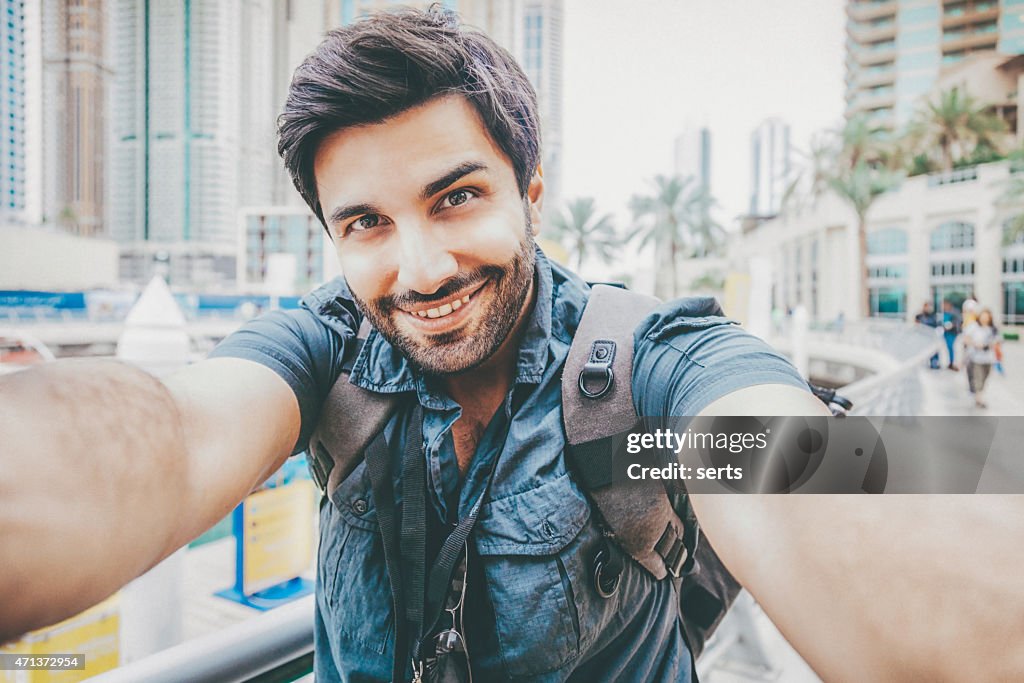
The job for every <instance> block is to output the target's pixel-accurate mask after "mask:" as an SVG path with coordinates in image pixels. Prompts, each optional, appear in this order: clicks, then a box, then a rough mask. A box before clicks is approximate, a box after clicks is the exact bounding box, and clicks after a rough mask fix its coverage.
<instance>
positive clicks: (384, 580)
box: [317, 464, 394, 658]
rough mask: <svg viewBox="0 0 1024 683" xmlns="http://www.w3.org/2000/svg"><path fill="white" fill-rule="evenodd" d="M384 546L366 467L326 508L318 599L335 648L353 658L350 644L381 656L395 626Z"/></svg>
mask: <svg viewBox="0 0 1024 683" xmlns="http://www.w3.org/2000/svg"><path fill="white" fill-rule="evenodd" d="M385 567H386V564H385V562H384V546H383V543H382V540H381V535H380V531H379V529H378V527H377V513H376V509H375V508H374V505H373V499H372V496H371V495H370V482H369V476H368V475H367V472H366V465H365V464H360V465H359V467H357V468H356V469H355V471H353V473H352V474H351V475H349V477H348V479H346V480H345V481H344V482H342V483H341V485H340V486H339V487H338V488H337V489H336V490H335V492H334V494H333V495H332V496H331V500H330V502H328V503H325V504H324V505H323V506H322V508H321V510H320V550H319V555H318V558H317V583H318V586H317V601H318V603H319V607H320V610H321V612H322V613H323V616H324V623H325V626H326V629H327V632H328V637H329V639H330V640H331V641H332V649H336V650H337V651H338V652H337V654H338V655H340V656H342V657H343V658H344V657H351V656H353V652H352V648H351V646H350V645H346V644H345V642H349V643H355V644H358V645H360V646H361V647H363V648H366V649H368V650H370V651H371V652H373V653H375V654H377V655H383V654H384V653H385V651H386V650H387V647H388V644H389V640H390V638H391V632H392V629H393V625H394V610H393V608H392V605H391V585H390V583H389V582H388V575H387V570H386V569H385Z"/></svg>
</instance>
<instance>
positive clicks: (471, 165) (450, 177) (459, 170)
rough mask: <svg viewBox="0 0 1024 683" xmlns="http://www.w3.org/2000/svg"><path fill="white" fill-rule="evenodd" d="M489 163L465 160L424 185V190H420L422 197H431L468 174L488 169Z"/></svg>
mask: <svg viewBox="0 0 1024 683" xmlns="http://www.w3.org/2000/svg"><path fill="white" fill-rule="evenodd" d="M486 170H487V164H484V163H482V162H480V161H465V162H463V163H461V164H459V165H458V166H456V167H455V168H453V169H452V170H450V171H448V172H447V173H445V174H444V175H443V176H441V177H440V178H438V179H437V180H433V181H431V182H429V183H427V184H426V185H424V186H423V191H422V192H420V199H430V198H431V197H433V196H434V195H435V194H437V193H438V192H440V191H441V190H443V189H444V188H446V187H448V186H449V185H451V184H452V183H454V182H456V181H457V180H459V179H460V178H462V177H464V176H468V175H469V174H470V173H476V172H477V171H486Z"/></svg>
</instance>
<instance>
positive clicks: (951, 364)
mask: <svg viewBox="0 0 1024 683" xmlns="http://www.w3.org/2000/svg"><path fill="white" fill-rule="evenodd" d="M958 334H960V314H959V313H957V312H956V309H955V308H954V307H953V302H952V301H950V300H949V299H945V300H943V302H942V337H943V339H944V340H945V342H946V354H947V356H948V362H947V363H946V367H947V368H949V369H950V370H956V369H957V367H956V362H955V361H956V338H957V335H958Z"/></svg>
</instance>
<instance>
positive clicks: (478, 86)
mask: <svg viewBox="0 0 1024 683" xmlns="http://www.w3.org/2000/svg"><path fill="white" fill-rule="evenodd" d="M449 94H459V95H463V96H464V97H466V99H468V100H469V102H470V103H471V104H472V105H473V107H474V108H475V109H476V111H477V112H478V113H479V114H480V117H481V118H482V119H483V122H484V125H485V127H486V128H487V132H488V134H489V135H490V136H491V138H492V139H493V140H494V142H495V143H497V145H498V146H499V147H500V148H501V150H502V151H503V152H504V153H505V154H506V155H507V156H508V157H509V159H510V160H511V162H512V167H513V170H514V171H515V176H516V184H517V185H518V188H519V192H520V194H521V195H523V196H524V197H525V196H526V190H527V187H528V186H529V184H530V179H531V178H532V177H533V174H534V172H535V171H536V169H537V164H538V161H539V159H540V125H539V120H538V115H537V95H536V93H535V92H534V90H533V87H532V86H531V85H530V82H529V80H528V79H527V78H526V74H524V73H523V70H522V69H521V68H520V67H519V65H518V64H516V61H515V59H514V58H513V57H512V55H510V54H509V53H508V52H507V51H506V50H505V49H503V48H502V47H500V46H499V45H498V44H497V43H495V42H494V41H493V40H492V39H491V38H489V37H488V36H487V35H485V34H484V33H482V32H479V31H473V30H467V29H466V28H465V27H463V26H461V25H460V24H459V21H458V18H457V16H456V15H455V13H454V12H452V11H450V10H447V9H444V8H442V7H441V6H439V5H436V4H435V5H433V6H431V7H430V9H428V10H427V11H425V12H423V11H417V10H408V9H406V10H401V11H397V12H379V13H375V14H371V15H370V16H369V17H368V18H366V19H362V20H360V21H357V22H355V23H353V24H351V25H349V26H345V27H343V28H339V29H334V30H332V31H330V32H329V33H328V34H327V37H326V38H325V39H324V41H323V42H322V43H321V44H320V45H319V47H317V48H316V50H314V51H313V53H312V54H310V55H309V56H308V57H306V59H305V60H304V61H303V62H302V64H301V65H300V66H299V68H298V69H296V71H295V75H294V77H293V78H292V83H291V87H290V88H289V90H288V98H287V100H286V101H285V105H284V112H283V113H282V114H281V115H280V116H279V117H278V120H277V133H278V142H277V151H278V154H280V155H281V157H282V158H283V159H284V164H285V167H286V168H287V169H288V173H289V174H290V175H291V177H292V181H293V182H294V183H295V187H296V189H298V191H299V194H301V195H302V198H303V199H305V200H306V203H307V204H309V207H310V208H311V209H312V210H313V213H315V214H316V215H317V217H318V218H319V219H320V222H321V223H323V224H324V227H325V228H326V227H327V223H326V221H325V220H324V215H323V209H322V207H321V206H320V198H319V197H318V196H317V191H316V181H315V178H314V177H313V160H314V158H315V156H316V152H317V149H318V148H319V146H320V143H321V142H322V141H323V140H324V138H325V137H327V136H328V135H330V134H331V133H334V132H335V131H338V130H341V129H343V128H348V127H352V126H359V125H365V124H372V123H380V122H382V121H385V120H387V119H389V118H391V117H393V116H395V115H397V114H400V113H401V112H403V111H405V110H407V109H410V108H412V107H415V106H417V105H420V104H423V103H425V102H427V101H428V100H430V99H432V98H434V97H438V96H443V95H449Z"/></svg>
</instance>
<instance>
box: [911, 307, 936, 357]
mask: <svg viewBox="0 0 1024 683" xmlns="http://www.w3.org/2000/svg"><path fill="white" fill-rule="evenodd" d="M914 320H915V321H916V322H917V324H918V325H925V326H926V327H932V328H937V327H938V326H939V321H938V320H937V319H936V317H935V310H934V309H933V308H932V302H931V301H925V302H924V304H922V306H921V312H920V313H918V314H917V315H916V316H914ZM928 367H930V368H931V369H932V370H938V368H939V354H938V353H936V354H935V355H934V356H932V357H931V358H929V359H928Z"/></svg>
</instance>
